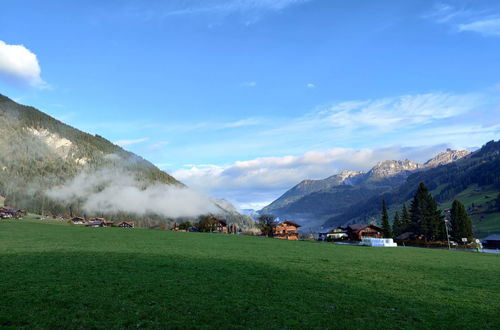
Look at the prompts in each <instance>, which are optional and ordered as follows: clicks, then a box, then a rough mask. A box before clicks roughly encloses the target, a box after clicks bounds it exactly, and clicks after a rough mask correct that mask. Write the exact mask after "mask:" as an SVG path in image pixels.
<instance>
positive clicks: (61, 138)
mask: <svg viewBox="0 0 500 330" xmlns="http://www.w3.org/2000/svg"><path fill="white" fill-rule="evenodd" d="M0 125H1V129H0V195H1V196H5V197H6V201H5V203H6V204H7V205H10V206H12V207H17V208H21V209H27V210H29V211H31V212H36V213H45V214H54V215H59V214H74V215H87V216H96V215H99V216H103V215H105V216H107V217H109V218H111V219H113V218H114V219H128V220H135V221H137V222H138V224H143V225H144V226H148V225H149V224H157V223H162V222H163V223H166V222H170V221H172V220H173V219H174V218H178V217H187V218H190V219H191V218H193V217H195V215H196V214H197V213H198V214H200V213H204V212H208V211H210V212H213V213H218V214H222V215H223V216H224V217H226V218H230V219H233V220H234V221H240V222H241V223H245V224H250V222H251V219H249V218H248V217H245V216H243V215H240V214H239V213H237V212H236V211H235V210H234V207H232V206H231V205H230V204H229V203H227V202H220V201H219V202H217V201H215V200H213V199H210V198H208V197H206V196H202V195H201V194H196V193H193V192H192V191H190V190H189V189H188V188H187V187H186V186H185V185H183V184H182V183H181V182H179V181H177V180H176V179H175V178H174V177H172V176H170V175H168V174H167V173H165V172H163V171H161V170H160V169H158V168H157V167H156V166H154V165H153V164H151V163H150V162H148V161H147V160H145V159H143V158H141V157H140V156H137V155H135V154H133V153H131V152H128V151H126V150H124V149H122V148H121V147H119V146H117V145H115V144H113V143H111V142H110V141H108V140H106V139H105V138H103V137H101V136H99V135H91V134H88V133H85V132H82V131H80V130H78V129H75V128H73V127H71V126H69V125H66V124H64V123H62V122H60V121H59V120H56V119H54V118H52V117H50V116H48V115H47V114H45V113H43V112H41V111H39V110H37V109H35V108H33V107H30V106H24V105H20V104H18V103H16V102H14V101H12V100H11V99H9V98H8V97H6V96H3V95H1V94H0ZM165 196H170V197H174V198H178V199H180V200H179V201H177V202H176V203H170V204H166V203H165ZM179 196H180V197H179ZM141 200H144V201H145V202H144V203H141ZM144 204H146V205H144Z"/></svg>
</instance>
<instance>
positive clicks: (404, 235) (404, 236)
mask: <svg viewBox="0 0 500 330" xmlns="http://www.w3.org/2000/svg"><path fill="white" fill-rule="evenodd" d="M411 235H413V233H412V232H411V231H407V232H405V233H402V234H401V235H398V236H397V237H396V239H408V238H410V237H411Z"/></svg>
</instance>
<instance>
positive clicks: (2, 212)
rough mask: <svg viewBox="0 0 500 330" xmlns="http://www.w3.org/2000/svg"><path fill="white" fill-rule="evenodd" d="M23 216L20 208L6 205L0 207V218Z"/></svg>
mask: <svg viewBox="0 0 500 330" xmlns="http://www.w3.org/2000/svg"><path fill="white" fill-rule="evenodd" d="M22 216H23V211H22V210H17V209H12V208H8V207H0V219H12V218H16V219H17V218H20V217H22Z"/></svg>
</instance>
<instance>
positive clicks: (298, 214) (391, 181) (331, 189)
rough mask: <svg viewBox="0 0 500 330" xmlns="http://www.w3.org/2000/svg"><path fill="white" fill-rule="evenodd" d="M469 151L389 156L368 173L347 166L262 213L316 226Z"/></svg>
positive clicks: (304, 185) (298, 188)
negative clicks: (419, 157) (417, 157)
mask: <svg viewBox="0 0 500 330" xmlns="http://www.w3.org/2000/svg"><path fill="white" fill-rule="evenodd" d="M468 154H469V152H468V151H463V150H461V151H460V150H451V149H448V150H446V151H445V152H442V153H440V154H439V155H437V156H436V157H434V158H432V159H430V160H428V161H427V162H426V163H424V164H418V163H415V162H413V161H411V160H408V159H406V160H386V161H383V162H379V163H377V164H376V165H375V166H374V167H373V168H371V169H370V170H369V171H368V172H366V173H364V172H355V171H349V170H346V171H343V172H341V173H339V174H336V175H332V176H330V177H328V178H326V179H323V180H304V181H302V182H300V183H299V184H298V185H296V186H295V187H293V188H292V189H290V190H288V191H287V192H285V193H284V194H283V195H282V196H281V197H280V198H278V199H277V200H275V201H274V202H272V203H271V204H269V205H268V206H266V207H264V208H263V209H262V210H261V211H260V213H261V214H272V215H274V216H278V217H281V218H287V219H294V220H295V221H299V222H300V223H301V224H302V225H303V226H304V227H309V228H314V227H317V226H321V225H322V224H323V223H325V221H327V220H328V219H330V218H332V217H334V216H340V215H341V214H343V213H344V212H346V211H348V210H349V209H350V207H352V206H353V205H357V204H358V203H360V202H362V201H365V200H368V199H370V198H372V197H375V196H378V195H379V194H381V193H384V192H387V191H389V190H391V189H393V188H394V187H397V186H399V185H400V184H402V183H404V182H405V180H406V178H407V177H408V176H409V175H410V174H412V173H414V172H418V171H425V170H428V169H430V168H432V167H436V166H439V165H442V164H446V163H449V162H453V161H455V160H457V159H460V158H462V157H464V156H466V155H468Z"/></svg>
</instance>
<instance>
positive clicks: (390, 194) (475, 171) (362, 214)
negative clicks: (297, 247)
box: [325, 141, 500, 230]
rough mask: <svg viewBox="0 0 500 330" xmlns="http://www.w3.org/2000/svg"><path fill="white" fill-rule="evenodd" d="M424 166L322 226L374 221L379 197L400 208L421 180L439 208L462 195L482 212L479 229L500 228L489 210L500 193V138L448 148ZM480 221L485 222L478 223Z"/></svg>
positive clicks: (377, 210)
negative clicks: (465, 148) (467, 148)
mask: <svg viewBox="0 0 500 330" xmlns="http://www.w3.org/2000/svg"><path fill="white" fill-rule="evenodd" d="M424 165H425V166H426V167H427V170H425V171H415V172H413V173H411V174H410V175H409V176H408V177H407V178H406V180H405V181H404V182H403V183H402V184H400V185H398V186H397V187H394V188H393V189H391V190H388V191H386V192H384V193H382V194H378V195H376V196H373V197H371V198H369V199H367V200H359V201H357V202H356V203H355V204H353V205H351V206H350V207H349V208H347V209H345V210H344V211H343V212H341V214H337V215H332V216H331V217H330V218H329V219H328V220H327V221H326V223H325V226H329V227H331V226H338V225H344V224H347V223H356V222H368V221H371V220H376V219H378V216H379V213H380V205H381V202H382V200H385V201H386V203H387V205H388V206H389V207H390V208H392V210H393V211H394V210H396V209H400V208H401V206H402V204H403V203H408V202H409V201H410V200H411V198H412V197H413V194H414V193H415V189H416V187H417V186H418V184H419V183H420V182H424V183H425V185H426V186H427V187H428V189H429V191H430V192H431V194H432V195H433V196H434V198H435V199H436V201H437V202H438V203H440V204H441V207H442V208H443V207H444V206H446V205H448V204H451V201H452V200H453V199H455V198H458V199H461V198H465V199H467V200H465V201H464V202H465V204H466V205H467V206H471V211H474V212H476V211H478V210H479V211H481V210H482V211H483V213H484V214H481V215H480V216H479V218H478V219H476V220H477V223H476V225H477V226H478V228H479V229H481V228H486V227H488V228H489V230H491V229H492V228H499V229H500V215H498V214H493V213H495V212H493V211H492V210H493V200H494V198H496V196H497V195H498V193H499V192H500V141H497V142H495V141H490V142H488V143H487V144H486V145H484V146H483V147H482V148H481V149H479V150H477V151H475V152H473V153H468V152H463V151H453V150H448V151H447V152H445V153H443V154H440V155H438V156H437V157H435V158H433V159H432V160H430V161H428V162H426V163H425V164H424ZM436 165H437V166H436ZM474 202H475V203H474ZM483 220H484V221H485V222H488V223H479V222H481V221H483ZM497 222H498V223H497ZM484 230H486V229H484Z"/></svg>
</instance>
